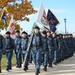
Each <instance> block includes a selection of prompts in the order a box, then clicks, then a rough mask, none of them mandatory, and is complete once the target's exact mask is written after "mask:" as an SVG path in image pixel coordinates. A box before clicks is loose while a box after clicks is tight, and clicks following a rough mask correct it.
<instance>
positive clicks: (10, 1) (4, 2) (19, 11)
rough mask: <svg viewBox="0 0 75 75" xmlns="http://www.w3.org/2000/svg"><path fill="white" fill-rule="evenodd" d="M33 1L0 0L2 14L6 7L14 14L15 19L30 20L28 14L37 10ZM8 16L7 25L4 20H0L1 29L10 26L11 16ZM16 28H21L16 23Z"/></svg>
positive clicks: (0, 12)
mask: <svg viewBox="0 0 75 75" xmlns="http://www.w3.org/2000/svg"><path fill="white" fill-rule="evenodd" d="M31 3H32V2H31V1H28V0H0V16H1V14H2V10H3V8H4V7H6V8H7V11H8V13H9V14H14V19H15V21H24V20H26V21H28V22H29V18H28V17H27V16H28V15H31V14H35V13H36V12H37V11H36V10H34V8H33V6H32V4H31ZM6 17H7V25H4V23H3V21H2V20H1V21H0V29H4V28H6V27H7V26H8V24H9V21H10V17H9V16H6ZM15 29H16V30H20V29H21V28H20V25H19V24H17V23H16V24H15Z"/></svg>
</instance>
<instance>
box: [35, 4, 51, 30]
mask: <svg viewBox="0 0 75 75" xmlns="http://www.w3.org/2000/svg"><path fill="white" fill-rule="evenodd" d="M36 21H37V22H38V23H40V24H42V25H43V26H44V27H46V28H48V29H50V27H49V24H48V21H47V15H46V12H45V9H44V7H43V5H42V4H41V5H40V9H39V11H38V17H37V20H36Z"/></svg>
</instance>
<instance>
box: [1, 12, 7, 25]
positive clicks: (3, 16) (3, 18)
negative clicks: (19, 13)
mask: <svg viewBox="0 0 75 75" xmlns="http://www.w3.org/2000/svg"><path fill="white" fill-rule="evenodd" d="M1 19H2V20H3V22H4V24H5V25H6V13H5V11H3V13H2V16H1Z"/></svg>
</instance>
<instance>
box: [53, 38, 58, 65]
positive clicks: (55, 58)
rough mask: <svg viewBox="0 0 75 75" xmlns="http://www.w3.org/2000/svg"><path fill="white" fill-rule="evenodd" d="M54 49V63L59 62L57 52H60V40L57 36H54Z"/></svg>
mask: <svg viewBox="0 0 75 75" xmlns="http://www.w3.org/2000/svg"><path fill="white" fill-rule="evenodd" d="M53 49H54V64H55V65H56V64H57V59H58V58H57V56H58V55H57V54H58V42H57V37H53Z"/></svg>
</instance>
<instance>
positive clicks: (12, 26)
mask: <svg viewBox="0 0 75 75" xmlns="http://www.w3.org/2000/svg"><path fill="white" fill-rule="evenodd" d="M7 30H8V31H9V32H10V36H11V37H12V38H15V26H14V20H13V15H11V20H10V23H9V26H8V29H7Z"/></svg>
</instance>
